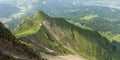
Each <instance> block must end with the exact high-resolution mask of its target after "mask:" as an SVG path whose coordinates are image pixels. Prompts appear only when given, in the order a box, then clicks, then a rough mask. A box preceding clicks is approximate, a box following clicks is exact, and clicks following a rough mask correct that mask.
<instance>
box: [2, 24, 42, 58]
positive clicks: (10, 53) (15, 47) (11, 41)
mask: <svg viewBox="0 0 120 60" xmlns="http://www.w3.org/2000/svg"><path fill="white" fill-rule="evenodd" d="M0 60H41V56H40V55H38V54H37V53H36V52H35V51H34V50H33V49H31V48H28V46H26V45H25V44H23V43H20V42H19V41H16V38H15V36H13V35H12V33H11V32H10V31H9V30H8V29H6V27H5V26H4V25H3V24H2V23H0Z"/></svg>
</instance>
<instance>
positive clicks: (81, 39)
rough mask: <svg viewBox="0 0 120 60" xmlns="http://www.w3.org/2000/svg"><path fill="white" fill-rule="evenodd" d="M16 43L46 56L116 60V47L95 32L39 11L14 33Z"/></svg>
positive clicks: (119, 52) (117, 56) (117, 52)
mask: <svg viewBox="0 0 120 60" xmlns="http://www.w3.org/2000/svg"><path fill="white" fill-rule="evenodd" d="M13 34H14V35H15V36H16V37H17V38H18V40H21V41H24V42H26V43H29V44H32V45H33V46H35V48H36V49H37V50H38V51H40V52H44V53H47V54H52V55H63V54H78V55H80V56H83V57H84V58H86V59H88V60H118V59H120V58H119V54H120V51H119V48H118V47H117V46H116V44H115V45H114V44H113V43H111V42H110V41H109V40H107V39H106V38H105V37H103V36H101V35H100V34H99V33H98V32H96V31H90V30H87V29H82V28H80V27H78V26H75V25H74V24H71V23H69V22H67V21H65V19H63V18H54V17H50V16H48V15H46V14H45V13H43V12H41V11H39V12H37V13H36V14H35V16H34V17H33V18H29V17H26V18H25V19H24V20H23V22H22V23H21V24H20V25H19V26H18V27H17V28H16V29H15V30H14V31H13Z"/></svg>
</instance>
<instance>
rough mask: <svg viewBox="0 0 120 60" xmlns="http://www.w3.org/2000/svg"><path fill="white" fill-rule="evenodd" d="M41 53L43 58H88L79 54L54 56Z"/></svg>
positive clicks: (70, 59)
mask: <svg viewBox="0 0 120 60" xmlns="http://www.w3.org/2000/svg"><path fill="white" fill-rule="evenodd" d="M41 55H42V57H43V58H46V59H48V60H86V59H85V58H83V57H80V56H78V55H66V56H52V55H47V54H44V53H42V54H41Z"/></svg>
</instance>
